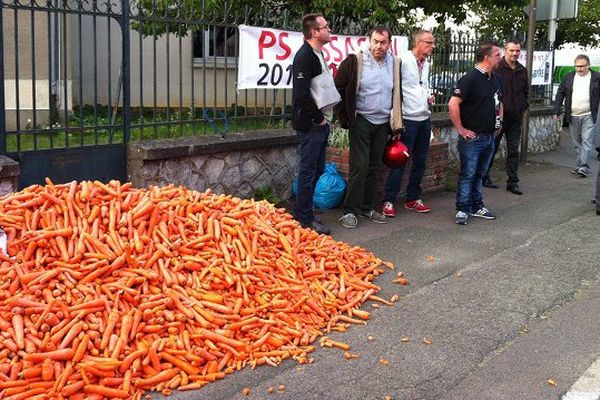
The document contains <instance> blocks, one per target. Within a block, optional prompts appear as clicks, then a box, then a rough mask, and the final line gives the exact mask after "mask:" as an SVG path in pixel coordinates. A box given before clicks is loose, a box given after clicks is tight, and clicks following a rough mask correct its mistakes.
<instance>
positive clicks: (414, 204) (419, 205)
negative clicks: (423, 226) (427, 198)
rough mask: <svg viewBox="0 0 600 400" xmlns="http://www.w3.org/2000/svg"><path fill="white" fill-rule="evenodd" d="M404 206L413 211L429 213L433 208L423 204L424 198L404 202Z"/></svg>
mask: <svg viewBox="0 0 600 400" xmlns="http://www.w3.org/2000/svg"><path fill="white" fill-rule="evenodd" d="M404 208H406V209H407V210H411V211H416V212H418V213H428V212H429V211H431V208H430V207H428V206H426V205H425V204H423V200H421V199H418V200H409V201H407V202H405V203H404Z"/></svg>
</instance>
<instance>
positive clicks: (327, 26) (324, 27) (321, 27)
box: [315, 25, 331, 31]
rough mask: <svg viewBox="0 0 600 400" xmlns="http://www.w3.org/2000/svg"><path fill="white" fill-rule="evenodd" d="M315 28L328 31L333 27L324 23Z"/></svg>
mask: <svg viewBox="0 0 600 400" xmlns="http://www.w3.org/2000/svg"><path fill="white" fill-rule="evenodd" d="M315 29H316V30H318V31H320V30H321V29H325V30H326V31H330V30H331V28H330V27H329V25H323V26H320V27H318V28H315Z"/></svg>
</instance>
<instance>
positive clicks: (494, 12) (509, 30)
mask: <svg viewBox="0 0 600 400" xmlns="http://www.w3.org/2000/svg"><path fill="white" fill-rule="evenodd" d="M513 3H518V4H513V5H512V6H508V7H499V6H493V7H488V6H485V7H484V6H482V5H481V3H480V2H477V3H474V4H473V6H472V7H471V8H472V11H473V13H474V14H476V15H478V16H479V17H480V20H479V21H478V22H475V23H473V24H472V27H473V28H475V29H476V30H477V32H478V33H479V35H480V37H482V38H486V39H494V40H499V41H504V40H505V39H507V38H509V37H517V38H519V39H523V40H524V38H525V36H526V35H525V32H527V18H526V16H525V14H524V12H523V4H522V3H521V2H513ZM598 32H600V0H579V15H578V17H577V18H575V19H569V20H560V21H559V22H558V31H557V33H556V42H555V43H554V48H558V47H560V46H561V45H562V44H564V43H568V42H577V43H579V44H580V45H582V46H598V45H600V36H599V35H598ZM547 37H548V22H547V21H544V22H538V23H537V24H536V34H535V41H536V45H538V46H541V47H546V41H547Z"/></svg>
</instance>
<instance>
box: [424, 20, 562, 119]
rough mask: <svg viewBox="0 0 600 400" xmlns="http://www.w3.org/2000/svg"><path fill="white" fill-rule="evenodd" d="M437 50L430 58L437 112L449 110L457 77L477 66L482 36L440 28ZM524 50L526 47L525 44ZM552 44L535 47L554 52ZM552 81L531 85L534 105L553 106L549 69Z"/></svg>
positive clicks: (531, 98)
mask: <svg viewBox="0 0 600 400" xmlns="http://www.w3.org/2000/svg"><path fill="white" fill-rule="evenodd" d="M434 34H435V37H436V41H437V43H436V50H435V52H434V54H433V56H432V59H431V70H430V75H429V80H430V85H431V88H432V91H433V94H434V95H435V98H436V103H435V105H434V106H433V107H432V111H433V112H434V113H445V112H447V111H448V100H450V97H451V96H452V91H453V89H454V87H455V85H456V83H457V82H458V80H459V79H460V78H461V77H462V76H463V75H464V74H465V73H466V72H468V71H470V70H471V69H473V67H474V66H475V50H476V49H477V45H478V43H479V38H478V37H477V35H476V34H475V33H474V32H471V31H463V32H461V31H453V32H450V31H437V32H434ZM523 49H525V47H524V46H523ZM552 49H553V46H552V44H551V43H547V44H544V45H538V46H537V47H536V48H535V50H541V51H552ZM548 74H549V78H550V83H549V84H547V85H535V86H532V87H531V88H530V103H531V105H532V106H542V105H550V104H551V101H552V83H551V82H552V79H551V77H552V71H548Z"/></svg>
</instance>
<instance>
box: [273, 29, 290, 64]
mask: <svg viewBox="0 0 600 400" xmlns="http://www.w3.org/2000/svg"><path fill="white" fill-rule="evenodd" d="M288 36H289V33H288V32H281V33H280V34H279V45H280V46H281V48H282V49H283V51H284V53H283V55H280V56H277V57H276V58H277V59H278V60H285V59H286V58H288V57H289V56H290V54H292V49H290V46H288V45H287V44H286V43H285V42H284V41H283V39H284V38H287V37H288Z"/></svg>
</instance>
